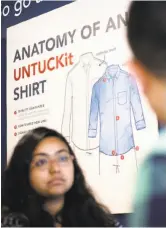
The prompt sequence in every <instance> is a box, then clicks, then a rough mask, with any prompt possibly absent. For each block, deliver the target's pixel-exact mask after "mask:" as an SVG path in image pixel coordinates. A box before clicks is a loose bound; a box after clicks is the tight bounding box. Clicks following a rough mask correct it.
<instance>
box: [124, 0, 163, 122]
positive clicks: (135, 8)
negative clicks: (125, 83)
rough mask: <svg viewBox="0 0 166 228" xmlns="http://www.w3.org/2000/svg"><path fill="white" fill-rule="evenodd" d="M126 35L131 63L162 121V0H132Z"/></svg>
mask: <svg viewBox="0 0 166 228" xmlns="http://www.w3.org/2000/svg"><path fill="white" fill-rule="evenodd" d="M127 36H128V41H129V44H130V47H131V49H132V51H133V54H134V58H133V60H132V61H131V66H132V67H133V68H134V70H135V72H136V75H137V77H138V80H139V81H140V83H141V85H142V87H143V90H144V93H145V95H146V96H147V98H148V100H149V102H150V104H151V106H152V108H153V109H154V111H155V112H156V114H157V116H158V118H159V120H160V121H163V122H166V2H164V1H163V2H158V1H156V2H152V1H151V2H150V1H134V2H132V3H131V6H130V9H129V19H128V27H127Z"/></svg>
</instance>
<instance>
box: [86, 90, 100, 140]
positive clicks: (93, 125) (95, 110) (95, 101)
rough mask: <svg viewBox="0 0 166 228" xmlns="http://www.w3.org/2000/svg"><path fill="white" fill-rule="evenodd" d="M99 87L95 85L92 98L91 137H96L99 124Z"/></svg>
mask: <svg viewBox="0 0 166 228" xmlns="http://www.w3.org/2000/svg"><path fill="white" fill-rule="evenodd" d="M96 90H97V88H96V86H94V87H93V90H92V98H91V108H90V121H89V134H88V136H89V137H90V138H94V137H96V134H97V125H98V113H99V110H98V98H97V91H96Z"/></svg>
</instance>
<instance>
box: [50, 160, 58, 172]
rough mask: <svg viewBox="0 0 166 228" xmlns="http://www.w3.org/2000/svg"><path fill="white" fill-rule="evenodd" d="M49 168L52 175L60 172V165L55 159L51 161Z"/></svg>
mask: <svg viewBox="0 0 166 228" xmlns="http://www.w3.org/2000/svg"><path fill="white" fill-rule="evenodd" d="M49 168H50V173H57V172H60V165H59V163H58V162H56V160H55V159H54V160H52V161H50V164H49Z"/></svg>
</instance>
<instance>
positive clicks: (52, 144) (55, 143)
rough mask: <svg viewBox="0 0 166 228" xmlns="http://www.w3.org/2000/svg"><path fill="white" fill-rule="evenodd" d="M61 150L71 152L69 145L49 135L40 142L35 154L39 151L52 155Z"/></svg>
mask: <svg viewBox="0 0 166 228" xmlns="http://www.w3.org/2000/svg"><path fill="white" fill-rule="evenodd" d="M60 152H69V150H68V147H67V145H66V144H65V143H64V142H63V141H62V140H61V139H59V138H56V137H47V138H45V139H43V140H42V141H41V142H40V143H39V144H38V146H37V147H36V149H35V151H34V155H36V154H38V153H46V154H48V155H52V154H56V153H60Z"/></svg>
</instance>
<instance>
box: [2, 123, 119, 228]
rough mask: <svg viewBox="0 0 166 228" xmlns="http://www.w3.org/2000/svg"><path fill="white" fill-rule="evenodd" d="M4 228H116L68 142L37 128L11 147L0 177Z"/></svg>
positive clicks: (54, 133)
mask: <svg viewBox="0 0 166 228" xmlns="http://www.w3.org/2000/svg"><path fill="white" fill-rule="evenodd" d="M1 218H2V219H1V225H2V227H9V226H10V227H18V226H22V227H23V226H24V227H25V226H26V227H28V226H30V227H57V226H58V227H66V226H68V227H104V226H108V227H111V226H112V227H117V226H119V224H118V223H117V222H116V220H115V219H114V217H113V215H112V214H111V213H110V212H109V210H108V209H107V208H106V207H104V206H102V205H101V204H99V203H98V202H97V200H96V199H95V197H94V195H93V193H92V191H91V190H90V188H89V187H88V185H87V183H86V181H85V178H84V175H83V172H82V170H81V168H80V166H79V165H78V162H77V159H76V157H75V155H74V152H73V151H72V149H71V147H70V145H69V144H68V142H67V141H66V139H65V138H64V137H63V136H62V135H61V134H60V133H58V132H57V131H54V130H51V129H48V128H45V127H39V128H36V129H34V130H32V131H30V132H28V133H27V134H26V135H24V136H23V137H22V138H21V139H20V141H19V142H18V143H17V145H16V147H15V148H14V152H13V155H12V157H11V160H10V163H9V165H8V167H7V169H6V170H5V172H4V175H3V179H2V217H1Z"/></svg>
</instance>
